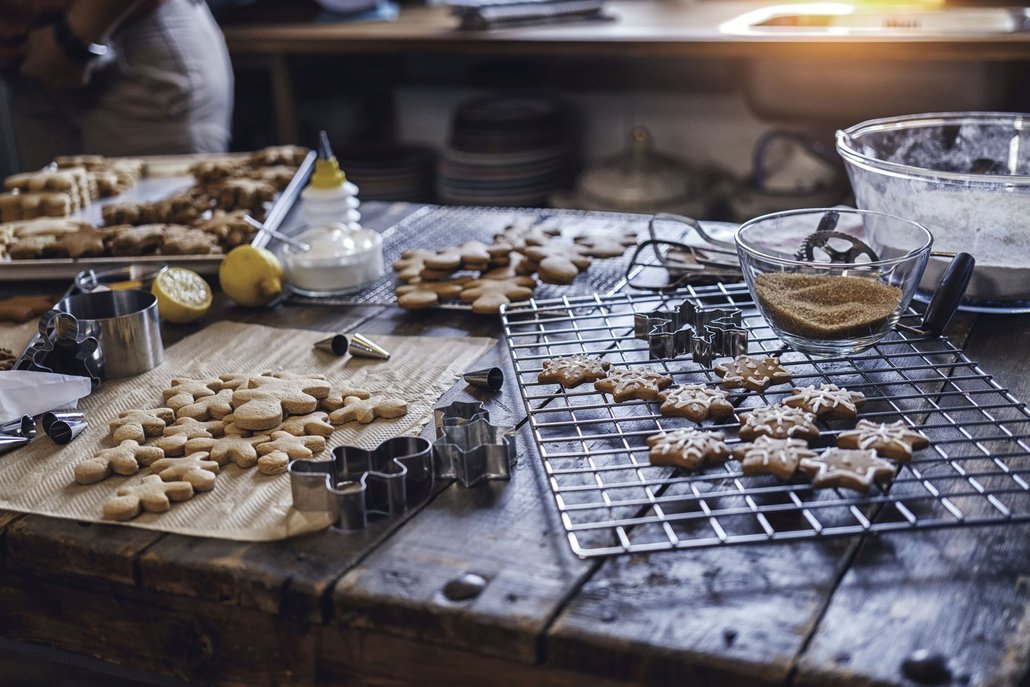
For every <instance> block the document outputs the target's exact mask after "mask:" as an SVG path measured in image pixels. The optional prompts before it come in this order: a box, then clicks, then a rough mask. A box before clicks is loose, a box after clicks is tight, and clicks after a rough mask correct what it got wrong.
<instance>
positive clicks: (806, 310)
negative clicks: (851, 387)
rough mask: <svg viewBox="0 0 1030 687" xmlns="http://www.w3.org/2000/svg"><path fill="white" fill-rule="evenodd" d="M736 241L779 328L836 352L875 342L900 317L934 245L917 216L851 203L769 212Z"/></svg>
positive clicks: (796, 343) (793, 340)
mask: <svg viewBox="0 0 1030 687" xmlns="http://www.w3.org/2000/svg"><path fill="white" fill-rule="evenodd" d="M849 237H850V238H849ZM853 239H857V242H856V241H854V240H853ZM735 240H736V244H737V255H738V256H739V258H740V266H741V269H742V270H743V272H744V278H745V280H746V281H747V285H748V288H749V289H750V291H751V296H752V297H753V298H754V301H755V303H756V304H757V306H758V310H759V311H760V312H761V313H762V315H763V316H764V317H765V319H766V320H767V321H768V322H769V326H770V327H771V328H772V330H773V331H774V332H775V333H776V335H777V336H778V337H779V338H780V339H781V340H782V341H783V342H784V343H786V344H787V345H789V346H791V347H792V348H794V349H795V350H798V351H801V352H804V353H809V354H813V355H837V356H839V355H848V354H851V353H858V352H860V351H863V350H865V349H867V348H869V347H870V346H872V345H874V344H875V343H876V342H878V341H879V340H880V339H882V338H883V337H884V336H885V335H886V334H887V332H889V331H890V330H891V329H892V328H893V327H894V325H895V324H897V322H898V318H900V317H901V314H902V313H903V312H904V311H905V309H906V308H907V307H908V304H909V302H910V301H911V300H912V295H913V294H914V293H915V290H916V287H917V286H918V284H919V280H920V278H921V277H922V274H923V270H924V269H925V267H926V263H927V260H928V258H929V256H930V250H931V247H932V246H933V236H932V235H931V234H930V232H929V231H928V230H927V229H926V227H924V226H923V225H921V224H918V223H917V222H913V221H911V220H907V219H904V218H902V217H897V216H895V215H888V214H885V213H881V212H871V211H866V210H854V209H850V208H823V209H808V210H791V211H788V212H777V213H773V214H770V215H764V216H762V217H758V218H756V219H753V220H750V221H749V222H745V223H744V224H743V225H741V227H740V229H738V230H737V233H736V235H735Z"/></svg>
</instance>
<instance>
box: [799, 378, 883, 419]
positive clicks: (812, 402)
mask: <svg viewBox="0 0 1030 687" xmlns="http://www.w3.org/2000/svg"><path fill="white" fill-rule="evenodd" d="M864 402H865V395H864V394H862V393H860V392H858V391H848V390H847V389H842V388H840V387H839V386H837V385H836V384H820V385H819V388H818V389H817V388H815V387H814V386H805V387H797V388H794V389H791V390H790V396H788V397H787V398H785V399H784V400H783V405H786V406H790V407H791V408H801V409H802V410H807V411H808V412H810V413H815V416H816V417H830V418H837V419H843V420H854V419H855V418H856V417H857V416H858V406H860V405H862V404H863V403H864Z"/></svg>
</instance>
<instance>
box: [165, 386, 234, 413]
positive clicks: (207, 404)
mask: <svg viewBox="0 0 1030 687" xmlns="http://www.w3.org/2000/svg"><path fill="white" fill-rule="evenodd" d="M232 395H233V392H232V390H231V389H223V390H222V391H219V392H218V393H216V394H214V395H211V396H205V397H203V398H198V399H197V400H195V401H194V402H193V403H190V404H187V405H184V406H182V407H181V408H179V409H178V410H176V411H175V416H176V417H191V418H193V419H194V420H208V419H212V420H221V419H222V418H223V417H225V416H226V415H228V414H229V413H231V412H232V410H233V409H232Z"/></svg>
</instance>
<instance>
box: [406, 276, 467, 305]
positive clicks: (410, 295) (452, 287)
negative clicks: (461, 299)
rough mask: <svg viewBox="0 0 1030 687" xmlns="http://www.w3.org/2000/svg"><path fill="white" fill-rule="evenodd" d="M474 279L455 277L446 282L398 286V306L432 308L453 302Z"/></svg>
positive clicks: (424, 282)
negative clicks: (442, 303)
mask: <svg viewBox="0 0 1030 687" xmlns="http://www.w3.org/2000/svg"><path fill="white" fill-rule="evenodd" d="M470 281H472V277H467V276H466V277H455V278H454V279H447V280H446V281H423V282H418V283H417V284H405V285H403V286H398V287H397V288H396V289H395V291H394V293H395V295H396V296H397V305H399V306H401V307H402V308H412V309H418V308H432V307H434V306H436V305H439V304H440V301H443V300H453V299H455V298H457V297H458V296H460V295H461V292H462V290H463V289H464V287H465V284H467V283H468V282H470Z"/></svg>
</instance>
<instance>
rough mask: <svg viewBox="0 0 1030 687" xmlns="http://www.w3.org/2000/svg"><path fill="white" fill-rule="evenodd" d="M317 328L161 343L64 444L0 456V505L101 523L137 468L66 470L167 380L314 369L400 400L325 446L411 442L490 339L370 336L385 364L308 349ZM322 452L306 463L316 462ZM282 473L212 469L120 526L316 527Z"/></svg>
mask: <svg viewBox="0 0 1030 687" xmlns="http://www.w3.org/2000/svg"><path fill="white" fill-rule="evenodd" d="M325 336H326V334H325V333H323V332H312V331H307V330H298V329H276V328H272V327H264V326H259V325H249V324H239V323H234V322H220V323H217V324H213V325H211V326H210V327H207V328H206V329H204V331H202V332H199V333H197V334H194V335H193V336H191V337H189V338H187V339H185V340H183V341H181V342H179V343H178V344H176V345H174V346H172V347H170V348H169V349H168V350H167V351H166V359H165V362H164V363H163V364H162V365H160V366H159V367H157V368H156V369H154V370H151V371H150V372H147V373H145V374H142V375H139V376H137V377H131V378H128V379H122V380H113V381H109V382H106V383H104V384H103V385H102V386H101V387H100V389H99V390H98V391H97V392H96V393H94V394H93V395H91V396H89V397H87V398H85V399H83V400H82V401H81V402H80V403H79V408H80V409H81V410H82V411H83V412H85V413H86V418H87V420H88V422H89V428H88V429H87V430H86V431H85V432H84V433H83V434H81V435H80V436H79V437H78V438H77V439H76V440H75V441H73V442H72V443H71V444H69V445H67V446H63V447H62V446H57V445H55V444H54V443H53V442H52V441H50V440H49V439H48V438H47V437H45V436H42V437H41V438H39V439H37V440H36V441H33V442H32V443H31V444H29V445H28V446H26V447H23V448H21V449H18V450H17V451H14V452H12V453H8V454H7V455H4V456H0V509H6V510H13V511H20V512H25V513H37V514H40V515H52V516H56V517H61V518H70V519H74V520H81V521H90V522H106V521H105V520H102V505H103V503H104V501H106V500H107V499H108V498H110V497H111V496H113V495H114V494H115V492H116V491H117V489H118V488H119V487H121V486H123V485H127V484H135V483H138V482H139V481H140V480H142V478H143V477H144V476H145V475H146V474H148V473H149V470H148V469H146V468H144V469H143V470H141V471H140V472H139V473H138V474H136V475H133V476H131V477H119V476H113V477H109V478H108V479H106V480H104V481H103V482H99V483H97V484H91V485H86V486H83V485H79V484H77V483H76V482H75V480H74V476H73V470H74V466H75V464H76V463H78V462H80V461H82V460H84V459H86V458H88V457H90V456H92V455H93V454H94V453H95V452H96V451H97V450H99V449H100V448H104V447H107V446H111V445H112V442H111V439H110V437H109V436H108V422H109V421H110V420H112V419H114V418H115V417H117V416H118V413H119V412H121V411H123V410H128V409H134V408H154V407H158V406H160V405H161V391H162V390H163V389H166V388H167V387H168V385H169V381H170V380H171V378H173V377H189V378H195V379H205V378H209V377H214V376H218V375H220V374H225V373H230V372H249V373H254V374H258V373H261V372H264V371H267V370H288V371H291V372H297V373H305V374H310V373H319V374H324V375H325V376H326V377H327V378H328V379H329V380H330V381H332V382H344V381H346V382H347V383H349V384H352V385H354V386H357V387H360V388H365V389H368V390H369V391H371V392H373V394H374V393H376V392H389V393H390V395H392V396H397V397H400V398H403V399H404V400H406V401H407V402H408V414H407V415H405V416H404V417H400V418H396V419H392V420H383V419H377V420H375V421H374V422H373V423H371V424H368V425H360V424H358V423H356V422H350V423H347V424H346V425H343V426H341V427H338V428H337V430H336V431H335V432H334V433H333V435H332V436H331V437H330V438H329V442H328V443H329V446H330V447H333V446H339V445H342V444H348V445H354V446H362V447H364V448H373V447H375V446H376V445H378V444H379V443H380V442H381V441H383V440H385V439H388V438H390V437H393V436H400V435H417V434H418V433H419V432H420V431H421V430H422V428H423V427H424V426H425V424H426V422H428V421H429V420H430V418H431V417H432V413H433V407H434V406H435V405H436V403H437V401H438V400H439V398H440V396H441V395H442V394H443V392H444V391H446V390H447V389H448V388H450V387H451V386H452V385H453V384H454V382H455V381H456V380H457V379H458V378H459V377H460V375H461V374H462V373H463V372H465V371H466V370H467V369H468V368H469V367H470V365H471V364H472V363H473V362H474V361H475V360H476V359H478V358H479V357H480V356H481V355H482V354H483V353H484V352H485V351H486V350H488V349H489V348H490V347H491V346H492V345H493V344H494V341H495V340H494V339H489V338H461V337H432V338H429V337H396V336H376V337H374V338H375V340H376V342H378V343H380V344H381V345H383V346H384V347H385V348H386V349H387V350H389V351H390V352H391V354H392V356H391V358H390V360H388V361H382V360H370V359H364V358H352V357H350V356H346V357H344V358H336V357H334V356H331V355H327V354H324V353H321V352H319V351H315V350H314V349H313V348H312V345H313V344H314V342H315V341H318V340H320V339H323V338H325ZM328 457H329V454H328V450H327V451H326V452H325V453H323V454H321V455H318V456H316V459H327V458H328ZM291 503H292V499H291V496H290V478H289V475H287V474H282V475H275V476H266V475H262V474H260V473H259V472H258V471H257V469H249V470H241V469H240V468H238V467H236V465H234V464H231V463H230V464H229V465H226V466H223V467H222V472H221V474H220V475H219V476H218V479H217V480H216V481H215V488H214V490H213V491H210V492H205V493H200V494H197V495H196V496H194V497H193V498H192V499H191V500H189V501H184V502H180V503H175V504H172V509H171V510H170V511H168V512H166V513H143V514H142V515H140V516H139V517H137V518H136V519H135V520H132V521H130V522H128V523H124V524H126V525H129V526H132V527H142V528H145V529H152V530H160V531H163V532H174V533H177V534H187V535H195V536H204V537H216V538H220V539H235V540H241V541H270V540H275V539H284V538H286V537H291V536H295V535H298V534H302V533H304V532H311V531H314V530H317V529H322V528H324V527H326V526H328V524H329V522H328V518H327V517H324V516H321V515H320V514H314V515H313V514H310V513H307V514H305V513H299V512H297V511H295V510H293V509H292V508H291Z"/></svg>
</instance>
